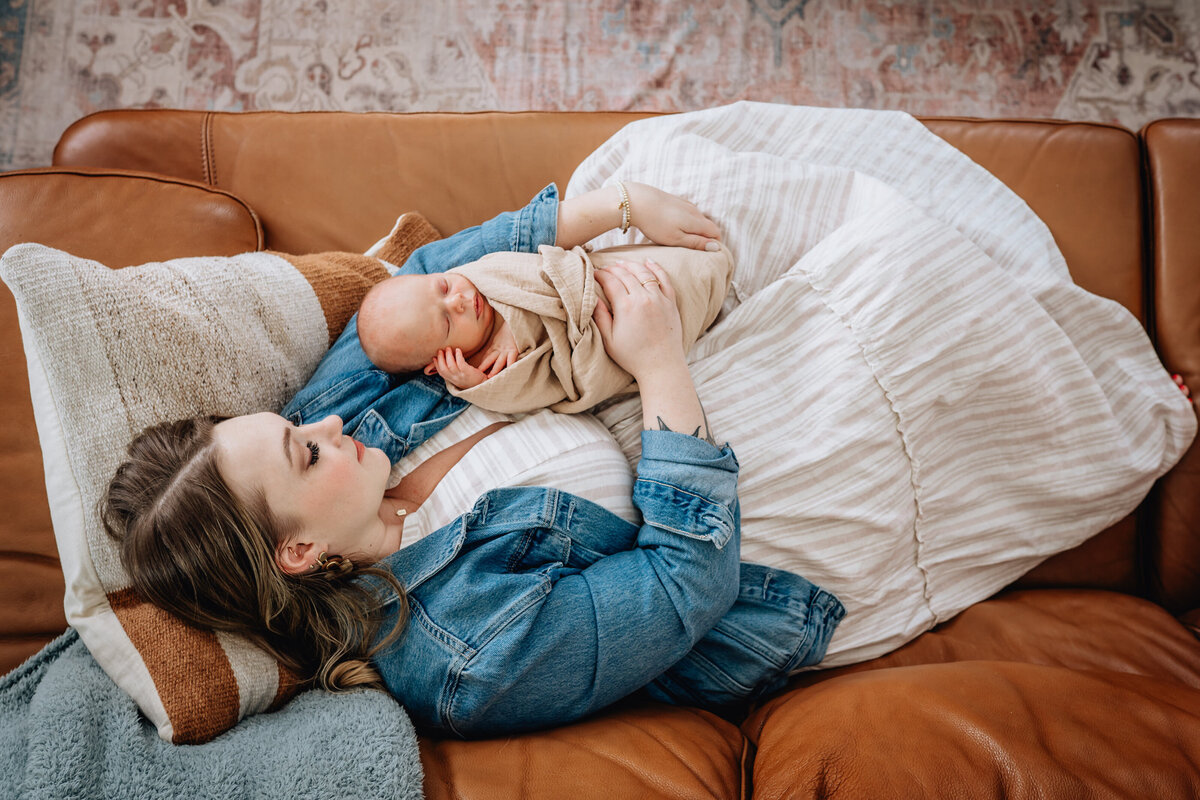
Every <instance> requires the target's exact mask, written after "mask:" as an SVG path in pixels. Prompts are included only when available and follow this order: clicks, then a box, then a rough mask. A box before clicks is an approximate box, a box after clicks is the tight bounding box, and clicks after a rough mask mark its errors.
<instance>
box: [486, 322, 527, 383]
mask: <svg viewBox="0 0 1200 800" xmlns="http://www.w3.org/2000/svg"><path fill="white" fill-rule="evenodd" d="M519 355H520V354H519V353H518V352H517V337H515V336H513V333H512V329H511V328H509V327H508V323H507V322H505V323H503V324H501V325H500V327H499V328H497V329H496V333H495V334H494V335H493V336H492V341H491V344H490V345H489V346H488V349H487V350H486V351H484V354H483V360H482V361H480V362H479V369H481V370H483V371H484V372H486V373H487V376H488V377H489V378H494V377H496V376H497V375H499V374H500V371H501V370H502V369H504V368H505V367H508V366H511V365H513V364H515V363H516V362H517V357H518V356H519Z"/></svg>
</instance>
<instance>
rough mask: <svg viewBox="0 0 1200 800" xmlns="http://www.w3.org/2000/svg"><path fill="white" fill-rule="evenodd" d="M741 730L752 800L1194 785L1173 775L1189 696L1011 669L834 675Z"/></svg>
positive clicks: (1003, 665)
mask: <svg viewBox="0 0 1200 800" xmlns="http://www.w3.org/2000/svg"><path fill="white" fill-rule="evenodd" d="M1130 646H1131V647H1136V646H1137V644H1136V643H1130ZM1115 709H1119V712H1117V713H1114V710H1115ZM1118 719H1119V722H1117V720H1118ZM752 721H753V723H754V725H753V727H751V723H750V722H748V723H747V724H746V726H745V727H746V728H748V729H750V730H751V731H752V734H751V735H752V738H753V740H754V741H755V742H756V744H757V746H758V750H757V754H756V757H755V763H754V772H753V780H754V796H755V797H756V798H761V799H762V800H769V799H770V798H783V797H787V798H799V797H813V798H817V797H819V798H829V799H830V800H834V799H836V798H847V800H849V799H850V798H873V797H886V798H891V799H893V800H900V799H901V798H914V799H915V798H921V799H922V800H923V799H924V798H928V797H960V796H961V797H968V796H969V797H972V798H979V799H980V800H982V799H983V798H1005V800H1018V799H1019V798H1044V797H1153V798H1156V799H1157V800H1174V799H1175V798H1178V800H1184V799H1185V798H1193V797H1195V794H1194V790H1195V786H1194V785H1193V784H1192V776H1189V775H1187V774H1186V773H1185V771H1183V770H1180V768H1179V765H1180V764H1181V763H1185V764H1186V763H1191V764H1196V763H1198V762H1200V693H1198V692H1196V691H1195V690H1193V689H1190V688H1186V687H1183V686H1181V685H1180V684H1178V683H1175V682H1173V681H1170V680H1161V679H1156V678H1148V677H1145V676H1142V675H1134V674H1130V673H1125V672H1110V671H1078V672H1077V671H1073V670H1071V669H1068V668H1065V667H1055V666H1046V665H1042V664H1026V663H1018V662H1012V661H965V662H958V663H952V664H925V665H921V666H913V667H900V668H896V669H890V670H871V671H868V672H862V673H858V674H855V675H846V676H843V677H841V678H838V679H836V680H830V681H826V682H825V683H822V684H820V685H818V686H815V687H812V688H810V689H807V690H804V691H800V692H793V693H791V694H789V695H786V696H784V697H782V698H779V699H777V700H776V701H774V702H772V703H771V704H769V705H768V706H767V707H766V708H764V709H763V710H762V711H761V712H759V713H758V714H756V715H755V717H754V719H753V720H752Z"/></svg>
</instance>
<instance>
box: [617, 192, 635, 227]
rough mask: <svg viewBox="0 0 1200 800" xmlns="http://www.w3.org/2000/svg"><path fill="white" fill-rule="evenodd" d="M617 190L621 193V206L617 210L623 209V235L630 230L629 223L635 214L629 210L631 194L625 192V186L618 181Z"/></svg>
mask: <svg viewBox="0 0 1200 800" xmlns="http://www.w3.org/2000/svg"><path fill="white" fill-rule="evenodd" d="M617 189H618V190H619V191H620V192H621V204H620V205H619V206H617V208H619V209H621V233H625V231H627V230H629V222H630V220H631V219H632V218H633V212H631V211H630V210H629V192H627V191H625V184H624V183H622V182H621V181H617Z"/></svg>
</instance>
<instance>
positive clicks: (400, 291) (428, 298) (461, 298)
mask: <svg viewBox="0 0 1200 800" xmlns="http://www.w3.org/2000/svg"><path fill="white" fill-rule="evenodd" d="M494 320H495V312H494V311H493V310H492V307H491V305H490V304H489V303H488V301H487V300H486V299H485V298H484V296H483V295H482V294H480V293H479V290H478V289H476V288H475V284H473V283H471V282H470V281H469V280H467V279H466V278H465V277H464V276H462V275H460V274H458V273H456V272H443V273H435V274H433V275H398V276H396V277H393V278H388V279H387V280H385V281H381V282H380V283H377V284H376V285H375V286H373V287H372V288H371V290H370V291H369V292H367V295H366V297H364V298H363V301H362V305H361V306H359V309H358V340H359V343H360V344H361V345H362V349H363V352H365V353H366V354H367V358H369V359H371V363H373V364H374V365H375V366H377V367H379V368H380V369H382V370H386V371H387V372H413V371H416V370H419V369H425V372H426V374H433V372H434V370H433V368H432V366H433V362H434V359H435V358H436V356H437V354H438V351H439V350H441V349H442V348H444V347H456V348H461V349H462V351H463V357H464V358H470V357H471V356H473V355H475V353H477V352H479V350H481V349H482V348H483V346H484V345H485V344H487V343H488V341H489V340H490V339H491V336H492V325H493V322H494Z"/></svg>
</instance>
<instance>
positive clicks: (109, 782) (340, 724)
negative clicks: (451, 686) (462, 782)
mask: <svg viewBox="0 0 1200 800" xmlns="http://www.w3.org/2000/svg"><path fill="white" fill-rule="evenodd" d="M0 775H3V776H4V777H3V780H0V797H20V798H68V797H80V798H109V797H111V798H118V797H119V798H128V797H186V798H188V800H201V798H210V797H211V798H220V799H221V800H228V798H234V797H264V798H266V797H270V798H276V797H356V798H372V797H388V798H419V797H421V796H422V790H421V779H422V773H421V761H420V757H419V754H418V751H417V738H416V734H415V732H414V731H413V727H412V723H411V722H410V721H409V719H408V715H407V714H405V713H404V709H403V708H401V707H400V705H398V704H397V703H396V702H395V701H394V700H393V699H392V698H390V697H388V696H387V695H385V694H383V693H381V692H372V691H363V692H355V693H352V694H347V695H333V694H329V693H326V692H318V691H311V692H305V693H304V694H301V695H300V696H299V697H297V698H296V699H295V700H293V701H292V702H291V703H289V704H288V705H287V706H285V707H284V708H283V709H281V710H280V711H277V712H275V713H273V714H261V715H258V716H254V717H250V718H248V719H245V720H243V721H242V722H241V723H239V724H238V725H237V726H235V727H234V728H233V730H231V731H229V732H228V733H225V734H224V735H222V736H219V737H217V738H216V739H214V740H213V741H211V742H208V743H207V744H202V745H192V746H179V745H172V744H169V743H167V742H164V741H163V740H162V739H160V738H159V737H158V733H157V732H156V731H155V729H154V726H153V725H151V724H150V723H149V722H147V721H146V719H145V718H144V717H142V716H141V714H140V713H139V712H138V709H137V706H136V705H134V702H133V701H132V700H131V699H130V698H129V697H128V696H127V695H125V693H124V692H122V691H121V690H120V689H119V688H118V687H117V685H116V684H114V683H113V682H112V680H110V679H109V677H108V676H107V675H105V674H104V672H103V670H101V669H100V667H99V666H98V665H97V664H96V662H95V660H94V659H93V658H92V656H91V654H90V653H88V650H87V648H86V647H84V645H83V643H82V642H80V641H79V636H78V635H77V634H76V633H75V631H74V630H68V631H67V632H66V633H65V634H63V635H62V636H60V637H59V638H57V639H55V640H54V641H53V642H51V643H50V644H48V645H46V647H45V648H44V649H42V651H41V652H39V653H38V654H37V655H35V656H33V657H32V658H30V659H29V660H28V661H26V662H25V663H24V664H22V665H21V666H20V667H18V668H17V669H15V670H13V671H12V672H10V673H9V674H8V675H5V676H4V677H3V678H0Z"/></svg>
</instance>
